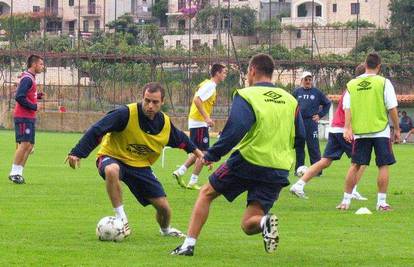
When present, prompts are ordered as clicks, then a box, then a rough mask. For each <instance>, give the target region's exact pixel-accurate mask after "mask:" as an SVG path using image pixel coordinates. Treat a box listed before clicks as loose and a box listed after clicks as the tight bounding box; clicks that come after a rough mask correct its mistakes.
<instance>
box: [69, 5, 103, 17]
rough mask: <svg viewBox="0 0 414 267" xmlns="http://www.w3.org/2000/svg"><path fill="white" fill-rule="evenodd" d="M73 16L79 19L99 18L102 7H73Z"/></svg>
mask: <svg viewBox="0 0 414 267" xmlns="http://www.w3.org/2000/svg"><path fill="white" fill-rule="evenodd" d="M74 11H75V15H76V16H78V15H79V11H80V16H81V17H100V16H101V15H102V7H101V6H100V5H85V6H75V7H74Z"/></svg>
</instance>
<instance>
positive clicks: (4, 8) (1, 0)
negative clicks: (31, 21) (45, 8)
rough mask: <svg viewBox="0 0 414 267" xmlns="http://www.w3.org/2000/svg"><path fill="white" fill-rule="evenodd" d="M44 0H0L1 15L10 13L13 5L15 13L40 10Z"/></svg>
mask: <svg viewBox="0 0 414 267" xmlns="http://www.w3.org/2000/svg"><path fill="white" fill-rule="evenodd" d="M41 2H42V0H31V1H17V0H14V1H13V0H0V16H2V15H8V14H10V12H11V9H12V6H13V13H29V12H35V11H40V5H41Z"/></svg>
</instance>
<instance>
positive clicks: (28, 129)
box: [9, 55, 44, 184]
mask: <svg viewBox="0 0 414 267" xmlns="http://www.w3.org/2000/svg"><path fill="white" fill-rule="evenodd" d="M43 70H44V63H43V58H41V57H40V56H37V55H31V56H29V58H28V59H27V71H25V72H23V73H22V75H21V79H20V83H19V87H18V88H17V92H16V97H15V100H16V106H15V108H14V113H13V118H14V126H15V127H14V128H15V132H16V143H17V144H18V146H17V149H16V152H15V155H14V161H13V165H12V169H11V171H10V175H9V179H10V181H12V182H13V183H15V184H24V183H25V181H24V178H23V168H24V166H25V164H26V161H27V158H28V156H29V154H30V152H31V151H32V149H33V145H34V140H35V123H36V111H37V100H38V99H41V97H42V94H41V93H38V92H37V89H36V74H39V73H41V72H43Z"/></svg>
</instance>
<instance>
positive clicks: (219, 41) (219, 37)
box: [217, 0, 222, 46]
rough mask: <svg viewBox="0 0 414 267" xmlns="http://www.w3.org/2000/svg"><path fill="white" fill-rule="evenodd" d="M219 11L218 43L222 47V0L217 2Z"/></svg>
mask: <svg viewBox="0 0 414 267" xmlns="http://www.w3.org/2000/svg"><path fill="white" fill-rule="evenodd" d="M217 10H218V16H217V25H218V38H217V43H218V45H219V46H221V23H222V21H221V20H222V19H221V2H220V0H218V1H217Z"/></svg>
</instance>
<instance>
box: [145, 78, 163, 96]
mask: <svg viewBox="0 0 414 267" xmlns="http://www.w3.org/2000/svg"><path fill="white" fill-rule="evenodd" d="M147 91H148V93H156V92H161V100H164V96H165V90H164V87H162V85H161V84H160V83H158V82H150V83H147V84H146V85H144V89H143V90H142V96H144V95H145V92H147Z"/></svg>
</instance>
